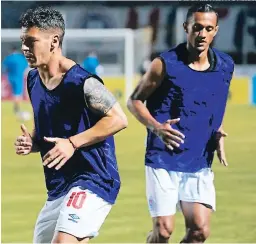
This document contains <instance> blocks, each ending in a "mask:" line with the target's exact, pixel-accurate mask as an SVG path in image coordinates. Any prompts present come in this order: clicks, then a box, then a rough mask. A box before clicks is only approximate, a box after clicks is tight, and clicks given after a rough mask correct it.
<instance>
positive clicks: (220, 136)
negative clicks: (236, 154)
mask: <svg viewBox="0 0 256 244" xmlns="http://www.w3.org/2000/svg"><path fill="white" fill-rule="evenodd" d="M227 136H228V134H227V133H226V132H225V131H224V129H223V124H221V126H220V128H219V129H218V131H217V133H216V140H217V148H216V152H217V156H218V159H219V161H220V163H221V164H223V165H224V166H228V162H227V159H226V153H225V147H224V138H225V137H227Z"/></svg>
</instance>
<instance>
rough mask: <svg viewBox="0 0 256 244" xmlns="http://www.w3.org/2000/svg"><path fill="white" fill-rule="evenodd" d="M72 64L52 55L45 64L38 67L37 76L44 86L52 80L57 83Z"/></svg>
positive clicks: (64, 58) (57, 55) (59, 55)
mask: <svg viewBox="0 0 256 244" xmlns="http://www.w3.org/2000/svg"><path fill="white" fill-rule="evenodd" d="M74 64H75V62H74V61H72V60H70V59H67V58H66V57H64V56H62V54H61V53H57V54H54V55H52V57H51V58H50V60H49V62H48V63H47V64H45V65H42V66H40V67H38V71H39V75H40V77H41V79H42V81H43V83H44V84H48V83H52V81H53V80H56V81H57V82H58V80H60V79H61V78H62V77H63V75H64V74H65V73H66V72H67V71H68V70H69V69H70V68H71V67H72V66H73V65H74Z"/></svg>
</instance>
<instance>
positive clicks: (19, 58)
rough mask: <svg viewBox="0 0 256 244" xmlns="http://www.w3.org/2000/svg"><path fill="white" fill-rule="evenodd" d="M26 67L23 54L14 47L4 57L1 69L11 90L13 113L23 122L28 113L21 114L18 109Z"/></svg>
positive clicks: (26, 63)
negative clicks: (5, 74) (4, 72)
mask: <svg viewBox="0 0 256 244" xmlns="http://www.w3.org/2000/svg"><path fill="white" fill-rule="evenodd" d="M27 67H28V62H27V60H26V59H25V57H24V55H23V54H21V53H19V52H18V51H17V48H16V47H13V48H12V52H11V54H9V55H8V56H6V57H5V59H4V61H3V68H4V70H5V71H6V73H7V77H8V81H9V83H10V85H11V89H12V95H13V102H14V107H13V109H14V113H15V115H16V116H17V117H18V118H19V119H23V120H26V118H29V117H30V116H29V114H28V112H25V111H23V112H22V111H21V109H20V102H21V100H22V95H23V83H24V74H25V70H26V69H27Z"/></svg>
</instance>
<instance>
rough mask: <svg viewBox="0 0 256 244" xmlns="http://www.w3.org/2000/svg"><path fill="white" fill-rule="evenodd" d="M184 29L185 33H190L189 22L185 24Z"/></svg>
mask: <svg viewBox="0 0 256 244" xmlns="http://www.w3.org/2000/svg"><path fill="white" fill-rule="evenodd" d="M183 28H184V30H185V32H186V33H188V23H187V22H184V23H183Z"/></svg>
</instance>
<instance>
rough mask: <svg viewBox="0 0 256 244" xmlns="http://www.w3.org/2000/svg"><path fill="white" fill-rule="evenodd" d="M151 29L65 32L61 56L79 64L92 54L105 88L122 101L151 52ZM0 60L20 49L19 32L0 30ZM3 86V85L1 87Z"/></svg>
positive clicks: (72, 30) (76, 30)
mask: <svg viewBox="0 0 256 244" xmlns="http://www.w3.org/2000/svg"><path fill="white" fill-rule="evenodd" d="M151 33H152V32H151V29H150V28H142V29H137V30H131V29H67V30H66V33H65V37H64V42H63V54H64V55H65V56H67V57H68V58H71V59H73V60H74V61H75V62H77V63H79V64H81V65H82V64H83V60H84V59H85V58H86V56H87V55H88V54H89V53H90V52H91V51H94V52H96V54H97V56H98V58H99V60H100V64H101V65H102V67H103V72H102V74H101V75H100V76H101V77H102V78H103V80H104V82H105V84H106V86H107V87H108V88H109V89H110V90H111V91H112V92H113V93H114V95H115V96H116V97H117V98H118V99H119V100H123V101H126V100H127V98H128V96H129V95H130V93H131V92H132V90H133V87H134V84H135V82H137V81H138V72H139V67H140V65H141V63H142V62H143V60H145V59H146V58H148V57H149V56H150V53H151ZM1 34H2V51H1V54H2V60H3V58H4V57H5V56H6V55H8V54H9V52H10V50H11V48H12V47H13V46H16V47H17V48H19V49H20V47H21V42H20V30H19V29H2V33H1ZM2 87H3V85H2Z"/></svg>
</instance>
